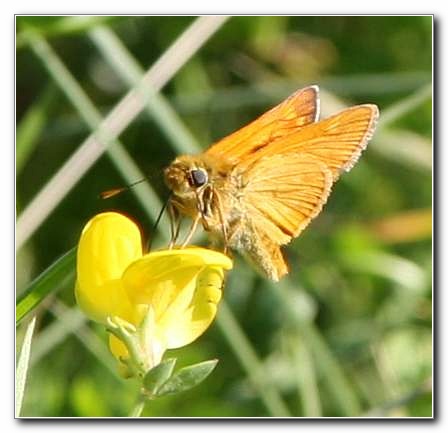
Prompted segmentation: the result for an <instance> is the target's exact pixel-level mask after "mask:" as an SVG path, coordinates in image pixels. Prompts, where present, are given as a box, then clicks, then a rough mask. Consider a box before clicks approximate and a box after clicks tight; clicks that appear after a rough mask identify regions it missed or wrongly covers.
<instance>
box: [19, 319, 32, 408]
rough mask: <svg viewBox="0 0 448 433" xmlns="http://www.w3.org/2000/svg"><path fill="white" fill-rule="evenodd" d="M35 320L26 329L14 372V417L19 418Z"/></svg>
mask: <svg viewBox="0 0 448 433" xmlns="http://www.w3.org/2000/svg"><path fill="white" fill-rule="evenodd" d="M35 324H36V318H35V317H33V318H32V319H31V321H30V323H29V324H28V327H27V328H26V332H25V337H24V339H23V343H22V349H21V351H20V357H19V362H18V363H17V370H16V416H20V410H21V409H22V402H23V396H24V395H25V385H26V377H27V373H28V366H29V360H30V353H31V341H32V339H33V332H34V326H35Z"/></svg>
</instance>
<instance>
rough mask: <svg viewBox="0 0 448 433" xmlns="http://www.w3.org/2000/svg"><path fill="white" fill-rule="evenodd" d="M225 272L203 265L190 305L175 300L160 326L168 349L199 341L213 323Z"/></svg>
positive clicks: (194, 285)
mask: <svg viewBox="0 0 448 433" xmlns="http://www.w3.org/2000/svg"><path fill="white" fill-rule="evenodd" d="M223 281H224V271H223V270H222V268H219V267H215V266H208V267H206V268H204V269H203V270H202V271H201V272H200V273H199V274H198V276H197V277H196V278H195V280H194V281H193V282H192V284H193V297H192V299H191V301H190V304H189V306H188V308H182V306H181V305H176V303H173V305H172V306H171V308H169V309H167V310H166V312H165V314H164V315H163V316H162V317H161V318H160V320H159V322H158V323H157V325H158V326H159V327H160V328H161V329H164V330H165V339H166V345H167V348H168V349H175V348H178V347H182V346H185V345H187V344H189V343H191V342H192V341H194V340H196V338H198V337H199V336H200V335H202V334H203V333H204V332H205V330H206V329H207V328H208V327H209V326H210V324H211V323H212V321H213V319H214V318H215V316H216V312H217V306H218V303H219V301H220V300H221V295H222V286H223Z"/></svg>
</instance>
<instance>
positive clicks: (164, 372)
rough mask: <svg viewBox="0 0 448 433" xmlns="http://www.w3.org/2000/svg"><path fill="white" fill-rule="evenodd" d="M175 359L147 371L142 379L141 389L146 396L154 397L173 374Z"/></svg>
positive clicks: (167, 360)
mask: <svg viewBox="0 0 448 433" xmlns="http://www.w3.org/2000/svg"><path fill="white" fill-rule="evenodd" d="M175 364H176V358H169V359H166V360H165V361H162V362H161V363H160V364H158V365H156V366H155V367H154V368H151V370H149V371H148V372H147V373H146V375H145V377H144V378H143V387H144V389H145V393H148V395H150V396H151V395H155V394H156V393H157V390H158V389H159V387H160V386H161V385H162V384H164V383H165V382H166V381H167V380H168V379H169V378H170V377H171V374H172V373H173V369H174V365H175Z"/></svg>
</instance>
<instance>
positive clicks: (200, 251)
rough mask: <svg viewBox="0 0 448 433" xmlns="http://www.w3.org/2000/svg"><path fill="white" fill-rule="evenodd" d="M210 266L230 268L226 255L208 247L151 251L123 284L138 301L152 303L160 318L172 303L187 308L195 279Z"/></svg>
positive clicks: (131, 271)
mask: <svg viewBox="0 0 448 433" xmlns="http://www.w3.org/2000/svg"><path fill="white" fill-rule="evenodd" d="M208 266H214V267H217V268H223V269H230V268H231V267H232V261H231V260H230V258H229V257H227V256H226V255H224V254H222V253H219V252H217V251H213V250H207V249H205V248H198V247H192V248H185V249H176V250H164V251H158V252H154V253H150V254H147V255H145V256H144V257H142V258H141V259H140V260H137V261H135V262H134V263H132V264H131V265H130V266H129V267H128V268H127V269H126V271H125V272H124V274H123V284H124V286H125V288H126V290H127V291H128V295H129V298H130V299H131V301H132V302H133V303H135V304H151V305H152V306H153V308H154V311H155V314H156V320H158V319H159V318H160V317H161V315H162V314H164V312H165V311H166V310H167V309H168V308H169V306H170V305H171V304H172V303H173V302H176V304H177V305H178V307H177V308H182V306H183V308H184V309H185V308H187V307H188V306H189V304H190V302H191V299H192V296H193V291H194V288H195V285H196V283H195V279H196V278H197V276H198V274H199V273H200V272H201V271H202V270H203V269H205V268H206V267H208Z"/></svg>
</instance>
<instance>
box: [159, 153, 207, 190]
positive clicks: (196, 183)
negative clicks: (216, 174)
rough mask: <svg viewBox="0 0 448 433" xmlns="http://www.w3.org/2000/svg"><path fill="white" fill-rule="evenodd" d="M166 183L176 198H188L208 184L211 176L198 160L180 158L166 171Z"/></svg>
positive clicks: (185, 157) (186, 157) (187, 157)
mask: <svg viewBox="0 0 448 433" xmlns="http://www.w3.org/2000/svg"><path fill="white" fill-rule="evenodd" d="M165 182H166V184H167V185H168V187H169V188H170V189H171V191H173V193H174V194H175V195H176V196H178V197H185V198H187V197H188V196H194V195H195V193H196V191H197V190H199V189H201V188H202V187H204V185H207V184H208V182H209V175H208V172H207V170H206V169H205V167H204V165H203V164H202V163H201V161H200V160H199V159H198V158H195V157H191V156H180V157H178V158H176V159H175V160H174V161H173V162H172V163H171V164H170V165H169V166H168V167H167V168H166V169H165Z"/></svg>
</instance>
